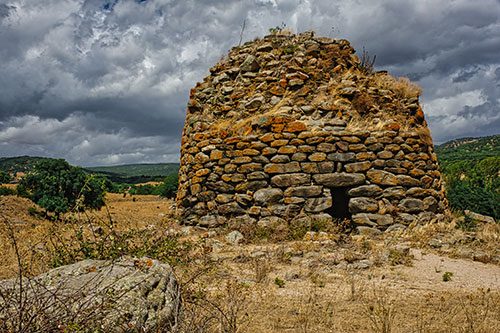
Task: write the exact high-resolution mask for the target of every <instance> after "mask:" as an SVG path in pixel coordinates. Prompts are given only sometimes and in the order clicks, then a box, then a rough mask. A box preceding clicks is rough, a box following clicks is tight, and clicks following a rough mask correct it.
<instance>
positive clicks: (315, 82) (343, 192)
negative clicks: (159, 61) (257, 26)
mask: <svg viewBox="0 0 500 333" xmlns="http://www.w3.org/2000/svg"><path fill="white" fill-rule="evenodd" d="M354 53H355V51H354V49H353V48H352V47H351V46H350V44H349V42H347V41H346V40H332V39H329V38H319V37H315V36H314V34H313V33H312V32H307V33H302V34H297V35H294V34H286V33H277V34H272V35H269V36H266V37H264V38H263V39H258V40H255V41H253V42H248V43H246V44H244V45H242V46H239V47H234V48H233V49H232V50H231V51H230V52H229V55H228V56H227V57H226V58H224V59H223V60H221V61H220V62H219V63H218V64H216V65H215V66H214V67H212V68H211V69H210V75H209V76H207V77H206V78H205V79H204V81H203V82H201V83H198V84H197V85H196V87H195V88H193V89H192V90H191V94H190V100H189V103H188V107H187V116H186V122H185V127H184V132H183V136H182V148H181V166H180V171H179V190H178V194H177V206H178V210H179V214H180V215H181V217H182V219H183V223H186V224H193V225H200V226H218V225H223V224H229V225H231V223H242V222H244V223H257V221H262V220H273V221H280V222H281V223H293V221H294V219H298V218H304V217H307V218H312V219H314V218H322V219H330V220H332V223H335V218H349V219H351V221H352V223H353V225H354V227H357V228H358V230H359V231H361V230H367V228H372V229H371V230H373V229H378V230H385V229H387V228H391V226H394V225H397V226H398V227H402V226H404V225H408V224H410V223H412V222H414V221H417V222H418V221H429V220H432V219H434V218H436V217H437V218H440V217H443V216H444V215H443V213H445V212H446V211H447V203H446V199H445V196H444V191H443V185H442V181H441V175H440V172H439V170H438V164H437V158H436V154H435V153H434V148H433V145H432V139H431V137H430V133H429V130H428V128H427V124H426V121H425V119H424V114H423V112H422V109H421V107H420V105H419V94H420V90H419V88H418V87H417V86H415V85H414V84H412V83H410V82H409V81H408V80H406V79H396V78H394V77H392V76H390V75H388V74H387V73H386V72H373V71H372V70H371V68H370V66H369V64H368V66H367V64H363V62H362V61H360V60H359V59H358V57H357V56H356V55H355V54H354Z"/></svg>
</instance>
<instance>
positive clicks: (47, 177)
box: [18, 159, 105, 218]
mask: <svg viewBox="0 0 500 333" xmlns="http://www.w3.org/2000/svg"><path fill="white" fill-rule="evenodd" d="M18 193H19V194H20V195H22V196H25V197H27V198H29V199H31V200H32V201H33V202H35V203H36V204H38V205H39V206H41V207H43V208H44V209H45V210H46V211H47V212H53V213H55V215H56V217H57V218H59V215H60V214H61V213H65V212H67V211H68V210H70V209H76V210H79V211H81V210H84V209H85V208H90V209H99V208H101V207H102V206H103V205H104V195H105V180H104V179H102V178H99V177H97V176H95V175H92V174H87V173H85V171H83V170H82V169H81V168H78V167H74V166H71V165H69V164H68V162H66V161H65V160H63V159H57V160H55V159H49V160H43V161H40V162H39V163H38V164H37V165H35V167H34V168H33V170H32V171H31V172H30V173H28V174H27V175H26V176H25V177H24V178H22V179H21V181H20V183H19V185H18Z"/></svg>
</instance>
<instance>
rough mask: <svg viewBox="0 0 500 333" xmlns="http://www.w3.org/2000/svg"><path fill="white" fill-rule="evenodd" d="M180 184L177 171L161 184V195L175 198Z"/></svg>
mask: <svg viewBox="0 0 500 333" xmlns="http://www.w3.org/2000/svg"><path fill="white" fill-rule="evenodd" d="M178 186H179V177H178V175H177V173H174V174H171V175H168V176H167V177H165V179H163V183H162V184H161V185H160V186H159V195H160V196H162V197H165V198H173V197H175V195H176V193H177V187H178Z"/></svg>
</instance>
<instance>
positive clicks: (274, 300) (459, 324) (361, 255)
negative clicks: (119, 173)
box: [0, 195, 500, 333]
mask: <svg viewBox="0 0 500 333" xmlns="http://www.w3.org/2000/svg"><path fill="white" fill-rule="evenodd" d="M1 200H2V201H1V202H0V203H1V204H2V205H3V206H2V207H3V208H4V207H9V209H8V210H7V209H3V210H2V212H3V213H4V214H3V215H4V216H8V219H10V221H14V222H15V221H18V222H17V224H16V223H14V229H15V235H16V237H17V239H18V241H19V245H20V247H21V248H22V249H23V251H22V253H23V254H24V255H26V263H34V264H33V268H34V271H33V273H37V272H40V271H43V270H46V269H48V268H49V266H50V265H49V263H48V262H47V260H49V259H50V253H46V251H50V247H40V248H38V249H37V250H36V251H35V253H37V255H35V256H31V255H32V254H33V251H32V250H33V248H36V247H37V246H40V244H45V243H43V240H44V238H47V237H49V236H50V235H51V233H52V234H53V233H58V234H59V235H63V234H67V235H68V236H71V231H72V230H73V229H72V227H71V226H70V225H65V224H62V223H54V222H50V221H45V220H43V219H37V218H35V217H32V216H30V215H29V213H28V207H30V204H29V203H28V202H27V201H24V199H20V198H17V197H4V198H1ZM171 205H172V201H170V200H163V199H159V198H157V197H152V196H136V201H133V200H132V198H130V197H125V198H123V197H122V196H121V195H110V196H109V197H108V208H109V213H110V214H111V216H112V219H113V220H114V222H115V224H116V228H117V229H120V230H124V231H126V230H129V231H130V230H144V229H151V230H157V231H158V233H160V232H161V231H162V230H167V229H168V230H170V229H172V233H178V234H180V235H183V236H181V238H182V239H183V240H185V241H189V242H191V244H193V246H192V247H191V248H190V249H189V253H188V255H187V256H186V257H184V259H185V261H184V262H183V263H181V264H177V265H175V271H176V275H177V277H178V279H179V281H180V283H181V285H182V289H183V298H184V316H185V318H184V319H185V321H184V327H183V328H182V330H181V332H213V333H215V332H228V333H231V332H233V333H235V332H248V333H254V332H255V333H257V332H263V333H265V332H297V333H299V332H300V333H306V332H457V333H458V332H498V331H499V330H500V316H498V313H500V282H499V281H498V277H499V276H500V269H499V266H498V264H482V263H477V262H473V261H471V260H463V259H450V258H449V257H448V256H453V257H460V254H459V251H458V250H460V249H462V247H463V246H466V247H468V248H470V249H472V250H474V251H477V250H481V251H485V252H486V253H488V254H489V255H490V256H492V257H493V256H494V255H495V254H496V255H498V250H499V249H498V240H499V239H500V227H499V226H498V225H486V226H484V227H483V228H480V230H478V232H476V233H474V234H473V237H474V240H475V241H473V242H469V243H464V241H465V240H467V239H470V237H471V234H470V233H465V232H463V231H461V230H458V229H456V228H455V227H454V225H453V224H430V225H424V226H417V225H415V226H412V227H411V228H410V229H408V230H407V231H405V232H401V233H392V234H388V235H385V236H384V237H381V238H375V239H372V238H367V237H362V236H354V237H351V238H350V239H347V240H346V239H342V240H341V239H339V238H338V237H332V238H333V239H334V240H326V241H323V242H319V241H283V242H279V243H274V242H269V241H260V242H257V243H248V244H243V245H230V244H228V243H227V242H226V241H225V238H224V237H225V234H226V233H227V230H223V229H222V230H217V231H216V232H208V231H206V230H197V229H193V228H191V229H189V230H187V229H186V228H184V229H183V228H182V227H181V226H179V225H178V224H176V222H175V220H173V219H172V218H171V217H170V211H171V209H172V207H171ZM91 215H92V216H93V217H92V221H94V222H93V223H96V224H98V220H99V219H101V220H106V219H108V213H107V212H106V210H102V211H100V212H97V213H96V214H91ZM81 218H82V217H81ZM19 221H24V222H25V223H19ZM85 221H90V220H84V222H85ZM81 226H82V227H84V228H87V229H85V230H92V228H93V227H94V226H95V225H88V223H87V225H86V223H83V224H81ZM5 231H6V229H5V228H1V229H0V237H2V239H1V242H2V243H1V244H0V245H1V260H2V266H1V268H0V272H1V273H2V277H7V276H13V274H14V273H15V257H13V252H12V251H11V250H9V248H10V242H9V237H8V235H6V233H5ZM69 239H71V238H69ZM433 239H439V240H440V241H443V242H445V243H446V244H449V246H448V248H442V249H435V248H433V247H431V246H429V242H430V241H431V240H433ZM73 240H74V241H76V242H78V240H76V239H74V238H73ZM138 241H140V239H138ZM401 244H403V245H404V246H407V247H412V248H415V249H419V250H418V251H420V252H421V253H423V254H422V255H421V256H422V257H423V259H422V258H420V259H419V258H416V257H414V255H413V254H412V253H410V254H398V255H397V256H392V257H391V251H392V250H391V249H394V248H397V246H399V245H401ZM454 250H457V251H456V253H455V252H453V251H454ZM30 251H31V252H30ZM179 252H180V251H179ZM426 253H427V254H426ZM184 255H185V253H184ZM431 255H432V256H433V257H432V258H438V260H442V261H443V265H444V266H443V267H445V268H446V267H448V266H446V264H447V263H448V262H449V263H450V264H451V263H452V264H453V265H454V266H450V267H459V268H460V269H454V270H453V272H452V273H454V275H453V276H452V279H451V281H450V282H444V281H443V280H442V278H441V276H442V275H443V273H444V271H442V270H441V271H438V269H437V268H435V267H432V266H430V264H429V263H428V261H426V260H427V259H426V258H427V257H429V258H430V256H431ZM436 256H437V257H436ZM186 260H187V261H186ZM363 260H369V261H370V262H371V263H372V264H371V265H369V266H368V267H366V268H360V267H358V268H356V267H357V266H356V265H357V263H360V262H363ZM415 260H416V261H415ZM429 262H430V261H429ZM414 264H415V265H416V267H411V266H412V265H414ZM417 264H418V265H417ZM480 265H482V266H480ZM424 270H426V272H424ZM467 272H468V273H467ZM424 273H425V274H424ZM466 273H467V274H466ZM475 274H476V275H479V276H478V277H480V279H477V280H476V279H472V278H470V277H471V276H474V275H475ZM495 274H496V275H495ZM429 275H430V276H431V277H432V279H431V280H429V279H427V277H428V276H429ZM495 276H497V280H496V282H495ZM464 279H471V280H470V281H469V280H464Z"/></svg>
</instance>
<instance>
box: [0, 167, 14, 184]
mask: <svg viewBox="0 0 500 333" xmlns="http://www.w3.org/2000/svg"><path fill="white" fill-rule="evenodd" d="M11 179H12V177H11V176H10V174H9V173H8V172H5V171H2V170H0V184H6V183H8V182H10V181H11Z"/></svg>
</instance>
